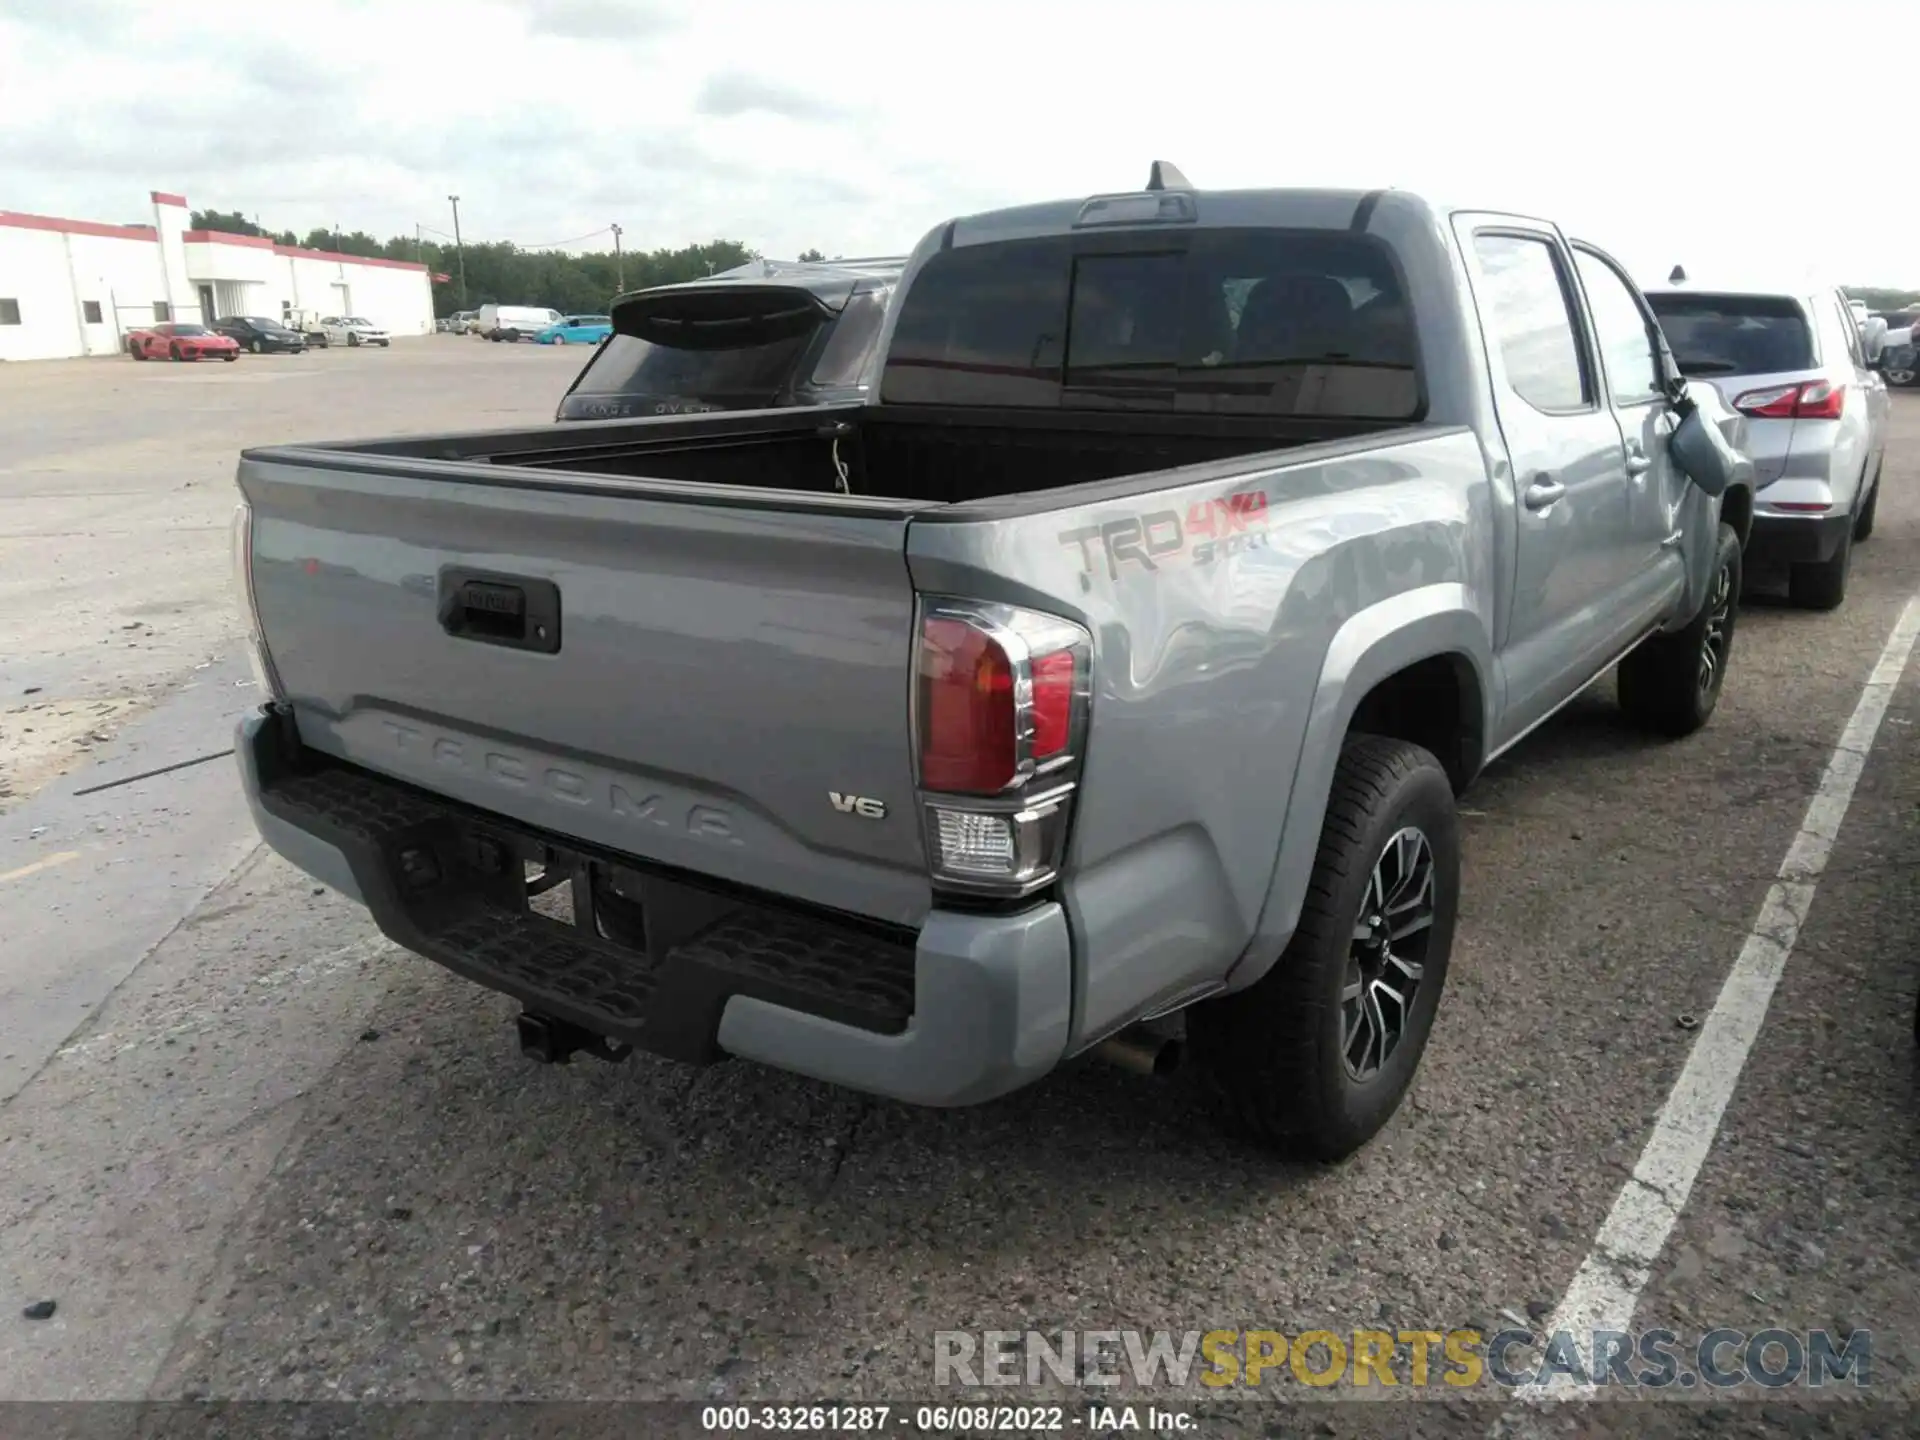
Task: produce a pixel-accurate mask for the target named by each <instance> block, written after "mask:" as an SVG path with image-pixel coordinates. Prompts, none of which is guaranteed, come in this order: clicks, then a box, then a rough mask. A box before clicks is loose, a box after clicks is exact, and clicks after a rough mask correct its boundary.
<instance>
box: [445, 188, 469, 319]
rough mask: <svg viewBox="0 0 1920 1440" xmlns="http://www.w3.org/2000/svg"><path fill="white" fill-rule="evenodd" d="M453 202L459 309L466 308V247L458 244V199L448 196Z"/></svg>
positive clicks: (455, 196) (456, 196)
mask: <svg viewBox="0 0 1920 1440" xmlns="http://www.w3.org/2000/svg"><path fill="white" fill-rule="evenodd" d="M447 199H448V200H450V201H452V202H453V249H454V253H455V254H457V255H458V256H459V257H460V308H461V309H462V310H464V309H466V308H467V247H466V246H465V245H463V244H462V243H461V242H460V197H459V196H458V195H449V196H448V197H447Z"/></svg>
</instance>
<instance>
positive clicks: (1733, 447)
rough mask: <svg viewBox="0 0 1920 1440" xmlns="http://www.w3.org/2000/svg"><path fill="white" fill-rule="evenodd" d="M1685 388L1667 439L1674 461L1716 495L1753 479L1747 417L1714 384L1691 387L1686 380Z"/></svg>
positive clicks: (1683, 471) (1697, 483) (1689, 475)
mask: <svg viewBox="0 0 1920 1440" xmlns="http://www.w3.org/2000/svg"><path fill="white" fill-rule="evenodd" d="M1681 389H1682V391H1683V394H1682V398H1681V399H1680V400H1679V401H1678V402H1676V404H1675V406H1674V415H1675V417H1676V419H1677V420H1678V421H1679V423H1678V424H1677V425H1676V426H1675V427H1674V429H1673V433H1672V435H1671V436H1670V437H1669V438H1668V440H1667V450H1668V453H1669V455H1671V457H1672V459H1673V463H1674V464H1675V465H1676V466H1678V467H1679V469H1680V472H1681V473H1682V474H1684V475H1685V476H1686V477H1687V478H1688V479H1689V480H1691V481H1692V482H1693V483H1694V484H1695V485H1696V486H1698V487H1699V488H1700V489H1701V490H1702V491H1704V492H1705V493H1706V494H1708V495H1711V496H1713V497H1715V498H1716V499H1717V498H1718V497H1720V496H1721V495H1724V494H1725V493H1726V492H1727V489H1728V487H1729V486H1731V485H1733V484H1735V483H1736V482H1738V483H1742V484H1750V483H1752V479H1753V462H1752V460H1750V459H1749V458H1748V457H1747V455H1746V453H1745V451H1746V444H1747V424H1746V420H1745V418H1744V417H1743V416H1741V415H1740V414H1739V413H1738V412H1737V411H1734V410H1731V409H1729V408H1728V407H1727V406H1726V405H1725V403H1723V402H1722V401H1721V400H1720V398H1719V393H1718V392H1717V391H1715V390H1714V388H1713V387H1712V386H1711V385H1702V386H1700V387H1698V389H1691V388H1689V387H1687V385H1686V382H1685V381H1682V382H1681Z"/></svg>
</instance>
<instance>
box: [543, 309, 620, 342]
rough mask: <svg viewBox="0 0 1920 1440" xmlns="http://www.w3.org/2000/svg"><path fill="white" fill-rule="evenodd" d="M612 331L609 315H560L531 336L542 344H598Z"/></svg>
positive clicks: (611, 318) (611, 319) (611, 321)
mask: <svg viewBox="0 0 1920 1440" xmlns="http://www.w3.org/2000/svg"><path fill="white" fill-rule="evenodd" d="M612 333H613V317H612V316H611V315H562V316H561V317H560V319H559V320H557V321H555V322H554V323H553V324H551V325H549V326H547V327H546V328H545V329H544V330H541V331H538V332H536V333H535V335H534V337H533V338H534V339H535V340H537V341H539V342H540V343H541V344H542V345H598V344H599V343H600V342H601V341H602V340H604V339H606V338H607V336H609V335H611V334H612Z"/></svg>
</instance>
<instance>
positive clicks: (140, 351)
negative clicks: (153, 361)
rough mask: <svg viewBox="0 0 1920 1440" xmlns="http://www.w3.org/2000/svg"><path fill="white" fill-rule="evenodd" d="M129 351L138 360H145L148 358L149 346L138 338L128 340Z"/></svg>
mask: <svg viewBox="0 0 1920 1440" xmlns="http://www.w3.org/2000/svg"><path fill="white" fill-rule="evenodd" d="M127 353H128V354H129V355H131V356H133V358H134V359H136V360H144V359H146V358H147V347H146V346H144V345H142V344H141V343H140V342H139V341H138V340H129V341H127Z"/></svg>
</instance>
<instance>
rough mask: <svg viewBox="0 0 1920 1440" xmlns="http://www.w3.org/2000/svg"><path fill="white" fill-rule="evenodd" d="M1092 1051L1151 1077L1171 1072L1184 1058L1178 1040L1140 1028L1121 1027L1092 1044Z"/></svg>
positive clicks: (1137, 1072) (1107, 1061)
mask: <svg viewBox="0 0 1920 1440" xmlns="http://www.w3.org/2000/svg"><path fill="white" fill-rule="evenodd" d="M1093 1054H1094V1055H1095V1056H1096V1057H1098V1058H1099V1059H1101V1060H1104V1061H1106V1063H1107V1064H1109V1065H1117V1066H1118V1067H1119V1068H1120V1069H1122V1070H1131V1071H1132V1072H1133V1073H1134V1074H1136V1075H1145V1076H1148V1077H1150V1078H1152V1079H1162V1078H1164V1077H1166V1076H1168V1075H1171V1074H1172V1073H1173V1072H1174V1071H1175V1070H1177V1069H1179V1068H1180V1062H1181V1060H1182V1059H1183V1058H1184V1054H1183V1047H1182V1046H1181V1044H1180V1042H1179V1041H1178V1040H1176V1039H1174V1038H1173V1037H1172V1036H1170V1035H1156V1034H1153V1033H1152V1032H1151V1031H1144V1030H1123V1031H1121V1032H1120V1033H1119V1034H1118V1035H1113V1036H1109V1037H1108V1038H1107V1039H1105V1040H1102V1041H1101V1042H1100V1043H1099V1044H1098V1045H1096V1046H1094V1047H1093Z"/></svg>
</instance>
